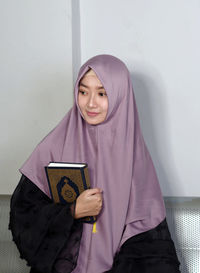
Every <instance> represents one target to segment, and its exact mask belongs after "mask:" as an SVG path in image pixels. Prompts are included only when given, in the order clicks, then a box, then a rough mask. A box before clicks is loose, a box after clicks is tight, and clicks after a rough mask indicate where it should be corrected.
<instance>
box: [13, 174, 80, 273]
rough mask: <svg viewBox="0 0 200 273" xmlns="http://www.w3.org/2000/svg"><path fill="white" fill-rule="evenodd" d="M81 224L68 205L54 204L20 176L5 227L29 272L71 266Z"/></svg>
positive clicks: (50, 270)
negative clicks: (29, 269) (7, 225)
mask: <svg viewBox="0 0 200 273" xmlns="http://www.w3.org/2000/svg"><path fill="white" fill-rule="evenodd" d="M82 227H83V223H82V221H81V219H74V217H73V213H72V210H71V206H70V205H63V204H55V203H53V202H52V200H51V199H50V198H49V197H48V196H46V195H45V194H44V193H43V192H42V191H41V190H40V189H39V188H38V187H37V186H36V185H35V184H34V183H32V181H30V180H29V179H28V178H27V177H26V176H24V175H22V177H21V180H20V182H19V184H18V185H17V187H16V189H15V191H14V193H13V195H12V198H11V203H10V222H9V229H10V230H11V232H12V236H13V240H14V242H15V243H16V245H17V248H18V250H19V252H20V257H21V258H23V259H25V260H26V261H27V264H28V265H29V266H31V268H32V269H31V272H38V273H44V272H45V273H50V272H60V271H59V270H60V268H62V267H63V266H64V267H65V268H66V270H67V271H66V272H71V271H72V270H73V268H75V266H76V263H77V258H78V252H79V246H80V240H81V236H82Z"/></svg>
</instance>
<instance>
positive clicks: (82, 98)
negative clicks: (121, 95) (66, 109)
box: [78, 69, 108, 125]
mask: <svg viewBox="0 0 200 273" xmlns="http://www.w3.org/2000/svg"><path fill="white" fill-rule="evenodd" d="M78 106H79V108H80V110H81V113H82V115H83V118H84V120H85V121H86V122H87V123H89V124H92V125H97V124H99V123H102V122H103V121H104V120H105V118H106V115H107V112H108V97H107V94H106V91H105V89H104V87H103V86H102V84H101V82H100V80H99V79H98V77H97V75H96V74H95V72H94V71H93V70H92V69H90V70H89V71H88V72H87V73H85V75H84V76H83V78H82V79H81V81H80V83H79V93H78Z"/></svg>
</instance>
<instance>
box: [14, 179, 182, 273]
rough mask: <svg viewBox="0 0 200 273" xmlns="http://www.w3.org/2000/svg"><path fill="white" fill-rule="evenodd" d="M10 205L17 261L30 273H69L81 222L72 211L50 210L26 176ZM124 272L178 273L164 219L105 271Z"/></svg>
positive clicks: (125, 246)
mask: <svg viewBox="0 0 200 273" xmlns="http://www.w3.org/2000/svg"><path fill="white" fill-rule="evenodd" d="M10 205H11V210H10V223H9V229H10V230H11V232H12V235H13V240H14V242H15V243H16V245H17V247H18V250H19V252H20V257H21V258H23V259H25V260H26V261H27V264H28V265H29V266H30V267H31V271H30V273H63V272H60V270H59V266H60V264H62V265H64V268H66V270H65V273H70V272H71V271H72V270H73V269H74V268H75V267H76V264H77V258H78V252H79V247H80V241H81V236H82V230H83V222H82V220H81V219H74V217H73V215H72V211H71V206H70V205H62V204H54V203H53V202H52V200H51V199H49V198H48V196H46V195H45V194H44V193H43V192H42V191H41V190H40V189H39V188H38V187H37V186H36V185H35V184H34V183H32V182H31V181H30V180H29V179H28V178H27V177H26V176H24V175H22V177H21V180H20V182H19V184H18V186H17V187H16V189H15V191H14V193H13V195H12V198H11V204H10ZM58 257H59V258H58ZM122 272H125V273H180V271H179V261H178V259H177V255H176V251H175V247H174V243H173V241H172V239H171V236H170V233H169V230H168V226H167V222H166V219H165V220H164V221H163V222H161V223H160V224H159V225H158V226H157V227H156V228H154V229H151V230H149V231H147V232H143V233H141V234H138V235H136V236H133V237H131V238H129V239H128V240H127V241H126V242H124V244H123V245H122V246H121V248H120V251H119V253H118V254H116V255H115V257H114V261H113V266H112V268H111V269H110V270H109V271H106V273H122ZM94 273H95V272H94ZM102 273H103V272H102Z"/></svg>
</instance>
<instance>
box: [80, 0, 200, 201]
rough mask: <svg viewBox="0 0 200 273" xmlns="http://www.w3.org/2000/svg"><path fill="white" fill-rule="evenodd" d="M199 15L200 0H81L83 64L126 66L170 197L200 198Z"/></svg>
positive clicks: (165, 193) (150, 146)
mask: <svg viewBox="0 0 200 273" xmlns="http://www.w3.org/2000/svg"><path fill="white" fill-rule="evenodd" d="M199 14H200V5H199V1H198V0H191V1H187V0H165V1H164V0H162V1H156V0H150V1H145V0H124V1H122V0H109V1H107V0H93V1H90V0H82V1H80V26H81V28H80V33H81V40H80V44H81V63H83V62H84V61H85V60H87V59H88V58H90V57H91V56H94V55H97V54H101V53H107V54H113V55H115V56H117V57H119V58H121V59H122V60H123V61H124V62H125V63H126V64H127V66H128V68H129V70H130V72H131V75H132V81H133V86H134V91H135V96H136V101H137V105H138V110H139V115H140V120H141V125H142V129H143V133H144V138H145V140H146V143H147V146H148V148H149V150H150V153H151V155H152V158H153V161H154V163H155V167H156V170H157V174H158V177H159V180H160V184H161V187H162V191H163V194H164V195H165V196H200V186H199V183H198V182H199V177H200V159H199V158H200V157H199V154H200V145H199V139H200V122H199V120H200V107H199V105H200V104H199V101H200V93H199V91H200V82H199V71H200V50H199V48H200V35H199V27H200V16H199Z"/></svg>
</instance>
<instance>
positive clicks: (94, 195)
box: [74, 188, 102, 219]
mask: <svg viewBox="0 0 200 273" xmlns="http://www.w3.org/2000/svg"><path fill="white" fill-rule="evenodd" d="M101 208H102V190H101V189H99V188H94V189H88V190H85V191H83V192H82V193H81V194H80V195H79V196H78V198H77V200H76V207H75V215H74V218H75V219H78V218H82V217H85V216H96V215H98V214H99V213H100V211H101Z"/></svg>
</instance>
